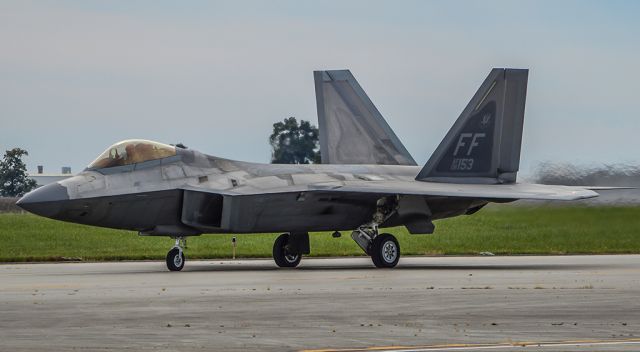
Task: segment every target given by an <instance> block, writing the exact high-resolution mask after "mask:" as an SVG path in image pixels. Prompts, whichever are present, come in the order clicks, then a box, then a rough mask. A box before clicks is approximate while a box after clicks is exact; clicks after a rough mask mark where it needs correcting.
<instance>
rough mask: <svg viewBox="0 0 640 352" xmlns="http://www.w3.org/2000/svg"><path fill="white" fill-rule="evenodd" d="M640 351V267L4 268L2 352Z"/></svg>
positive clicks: (583, 259) (579, 261) (420, 263)
mask: <svg viewBox="0 0 640 352" xmlns="http://www.w3.org/2000/svg"><path fill="white" fill-rule="evenodd" d="M382 347H386V348H387V349H389V350H403V349H408V348H412V349H413V350H415V351H451V350H464V351H481V350H482V351H487V350H488V351H491V350H497V351H506V350H509V351H511V350H514V351H638V350H640V255H619V256H539V257H531V256H520V257H426V258H423V257H414V258H403V259H401V261H400V265H399V267H397V268H395V269H391V270H380V269H375V268H374V267H373V265H372V264H371V262H370V260H369V259H368V258H349V259H308V258H305V259H303V261H302V264H301V266H300V267H299V268H297V269H292V270H291V269H289V270H283V269H277V268H276V267H275V265H274V264H273V263H272V261H271V260H246V261H215V260H209V261H188V262H187V265H186V267H185V269H184V271H183V272H180V273H172V272H167V271H166V269H165V265H164V263H161V262H120V263H66V264H4V265H0V351H69V350H80V351H94V350H99V351H112V350H131V351H147V350H152V351H155V350H160V351H211V350H221V351H245V350H261V351H262V350H272V351H283V350H284V351H288V350H318V349H328V350H336V349H337V350H345V349H346V350H372V348H382Z"/></svg>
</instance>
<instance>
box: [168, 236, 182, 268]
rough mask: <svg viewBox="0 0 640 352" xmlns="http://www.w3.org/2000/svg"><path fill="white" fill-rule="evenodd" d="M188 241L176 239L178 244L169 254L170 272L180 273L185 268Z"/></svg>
mask: <svg viewBox="0 0 640 352" xmlns="http://www.w3.org/2000/svg"><path fill="white" fill-rule="evenodd" d="M183 246H184V247H186V240H185V239H184V238H180V237H178V238H176V244H175V246H174V247H173V248H171V250H170V251H169V253H167V269H169V270H170V271H180V270H182V268H184V262H185V260H184V251H183Z"/></svg>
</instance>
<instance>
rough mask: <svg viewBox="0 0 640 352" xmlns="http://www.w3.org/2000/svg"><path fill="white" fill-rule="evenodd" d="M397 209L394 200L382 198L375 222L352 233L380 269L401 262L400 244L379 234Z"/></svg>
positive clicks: (393, 237)
mask: <svg viewBox="0 0 640 352" xmlns="http://www.w3.org/2000/svg"><path fill="white" fill-rule="evenodd" d="M395 209H396V202H395V201H394V200H393V199H389V198H381V199H380V200H378V203H377V211H376V213H375V214H374V215H373V220H371V222H369V223H366V224H364V225H361V226H360V227H358V228H357V229H356V230H355V231H353V232H352V233H351V238H353V240H354V241H356V243H357V244H358V246H360V248H362V250H363V251H364V252H365V253H366V254H367V255H369V256H370V257H371V260H372V261H373V264H374V265H375V266H376V267H378V268H393V267H395V266H396V265H397V264H398V261H399V260H400V244H399V243H398V240H397V239H396V238H395V236H393V235H392V234H389V233H382V234H379V233H378V226H379V225H380V224H382V223H384V222H385V221H386V220H387V219H389V217H391V215H393V213H394V212H395Z"/></svg>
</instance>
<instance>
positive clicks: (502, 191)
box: [309, 181, 598, 200]
mask: <svg viewBox="0 0 640 352" xmlns="http://www.w3.org/2000/svg"><path fill="white" fill-rule="evenodd" d="M309 188H310V189H311V190H313V189H318V190H320V189H322V190H331V191H335V192H351V193H376V194H378V193H380V194H398V195H422V196H433V197H459V198H477V199H508V200H518V199H532V200H579V199H587V198H593V197H597V196H598V193H596V192H594V191H592V190H590V189H588V188H583V187H575V186H555V185H539V184H526V183H514V184H508V185H497V184H496V185H482V184H454V183H441V182H420V181H344V182H341V183H332V184H328V183H325V184H313V185H310V186H309Z"/></svg>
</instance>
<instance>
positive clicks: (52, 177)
mask: <svg viewBox="0 0 640 352" xmlns="http://www.w3.org/2000/svg"><path fill="white" fill-rule="evenodd" d="M28 176H29V178H31V179H33V180H35V181H36V182H37V183H38V187H42V186H44V185H48V184H49V183H54V182H57V181H62V180H64V179H66V178H69V177H71V176H73V174H71V168H70V167H68V166H63V167H62V170H61V173H59V174H57V173H47V174H45V173H44V167H42V165H38V172H37V173H36V174H29V175H28Z"/></svg>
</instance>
